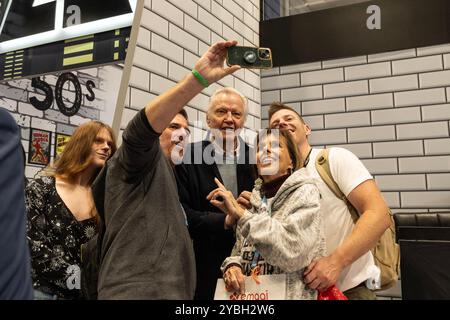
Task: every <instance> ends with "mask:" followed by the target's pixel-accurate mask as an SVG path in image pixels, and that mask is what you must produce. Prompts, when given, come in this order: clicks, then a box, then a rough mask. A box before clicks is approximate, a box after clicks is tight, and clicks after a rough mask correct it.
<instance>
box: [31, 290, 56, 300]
mask: <svg viewBox="0 0 450 320" xmlns="http://www.w3.org/2000/svg"><path fill="white" fill-rule="evenodd" d="M34 300H58V296H57V295H56V294H48V293H45V292H42V291H40V290H36V289H34Z"/></svg>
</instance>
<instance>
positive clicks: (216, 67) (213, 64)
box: [145, 41, 240, 133]
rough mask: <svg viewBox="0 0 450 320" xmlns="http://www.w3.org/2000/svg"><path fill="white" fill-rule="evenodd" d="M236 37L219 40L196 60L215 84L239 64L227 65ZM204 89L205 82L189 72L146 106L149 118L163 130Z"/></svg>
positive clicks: (199, 69) (237, 67)
mask: <svg viewBox="0 0 450 320" xmlns="http://www.w3.org/2000/svg"><path fill="white" fill-rule="evenodd" d="M236 43H237V42H236V41H226V42H218V43H216V44H215V45H213V46H212V47H210V48H209V49H208V51H207V52H206V53H205V54H203V56H202V57H201V58H200V60H198V62H197V63H196V64H195V67H194V68H195V70H197V71H198V72H199V73H200V74H201V75H202V76H203V78H205V79H206V80H207V81H208V83H209V84H212V83H214V82H216V81H218V80H220V79H222V78H223V77H224V76H226V75H229V74H231V73H233V72H235V71H236V70H238V69H239V68H240V67H239V66H232V67H224V62H225V58H226V54H227V48H228V47H230V46H233V45H236ZM203 89H204V87H203V85H202V84H200V82H199V81H198V80H197V79H196V78H195V77H194V75H193V74H192V73H189V74H188V76H187V77H185V78H184V79H183V80H182V81H180V82H179V83H178V84H177V85H175V86H174V87H173V88H171V89H170V90H168V91H166V92H165V93H163V94H162V95H160V96H159V97H157V98H156V99H154V100H153V101H152V102H150V103H149V104H148V105H147V106H146V108H145V113H146V115H147V119H148V122H149V123H150V125H151V126H152V127H153V129H154V130H155V131H156V132H158V133H161V132H162V131H163V130H164V129H165V128H166V127H167V126H168V125H169V123H170V121H171V120H172V119H173V117H175V115H176V114H177V113H178V112H179V111H180V110H181V109H182V108H183V107H184V106H185V105H186V104H187V103H188V102H189V101H190V100H191V99H192V98H193V97H195V96H196V95H197V94H198V93H200V91H202V90H203Z"/></svg>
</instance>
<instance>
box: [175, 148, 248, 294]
mask: <svg viewBox="0 0 450 320" xmlns="http://www.w3.org/2000/svg"><path fill="white" fill-rule="evenodd" d="M241 143H242V144H244V142H243V141H241ZM210 144H211V142H209V141H201V142H196V143H192V144H190V145H188V147H187V149H186V152H185V154H186V155H189V156H190V159H192V160H193V159H194V158H195V157H197V159H199V157H198V153H199V152H200V150H201V152H203V151H204V150H205V148H206V147H207V146H208V145H210ZM252 152H253V150H252V149H250V148H249V147H248V146H247V145H245V153H244V155H241V156H243V157H244V158H243V159H242V160H241V161H239V162H243V163H242V164H239V162H238V164H237V167H236V171H237V172H236V174H237V183H238V194H240V193H241V192H242V191H245V190H246V191H252V189H253V184H254V180H255V179H254V174H253V168H252V165H250V164H249V156H250V155H251V154H252ZM195 153H196V154H197V155H195ZM185 158H186V157H185ZM201 158H202V159H201V160H202V162H201V163H200V164H180V165H178V166H176V170H175V171H176V177H177V183H178V191H179V195H180V201H181V203H182V204H183V207H184V210H185V212H186V215H187V219H188V224H189V233H190V235H191V238H192V239H193V240H194V251H195V261H196V265H197V288H196V291H195V299H202V300H204V299H213V297H214V291H215V288H216V282H217V279H218V278H221V277H222V273H221V271H220V266H221V264H222V262H223V260H224V259H225V258H226V257H228V256H229V255H230V253H231V249H232V248H233V245H234V242H235V238H234V232H233V230H225V229H224V223H225V214H224V213H222V212H221V211H220V210H219V209H218V208H216V207H214V206H213V205H212V204H211V203H210V202H209V201H208V200H207V199H206V196H207V195H208V194H209V193H210V192H211V191H212V190H214V189H216V188H217V185H216V184H215V182H214V178H215V177H217V178H218V179H219V180H220V181H221V182H223V181H222V177H221V176H220V173H219V169H218V168H217V165H216V164H215V163H214V162H213V163H211V164H207V163H205V161H204V159H203V157H201ZM192 162H193V161H192Z"/></svg>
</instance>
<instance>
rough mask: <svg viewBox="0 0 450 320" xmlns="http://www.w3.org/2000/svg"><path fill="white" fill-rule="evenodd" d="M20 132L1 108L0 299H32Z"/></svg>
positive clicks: (6, 112)
mask: <svg viewBox="0 0 450 320" xmlns="http://www.w3.org/2000/svg"><path fill="white" fill-rule="evenodd" d="M20 136H21V135H20V130H19V127H18V126H17V124H16V122H15V121H14V119H13V118H12V117H11V115H10V114H9V113H8V111H6V110H5V109H2V108H0V195H1V199H2V200H1V204H0V300H5V299H7V300H11V299H21V300H22V299H33V289H32V286H31V271H30V254H29V250H28V243H27V238H26V214H25V186H24V169H23V155H22V149H21V142H20Z"/></svg>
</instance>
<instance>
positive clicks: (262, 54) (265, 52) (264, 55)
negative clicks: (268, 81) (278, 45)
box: [259, 50, 270, 59]
mask: <svg viewBox="0 0 450 320" xmlns="http://www.w3.org/2000/svg"><path fill="white" fill-rule="evenodd" d="M259 56H260V57H261V58H262V59H267V58H269V57H270V54H269V50H261V51H260V53H259Z"/></svg>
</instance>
